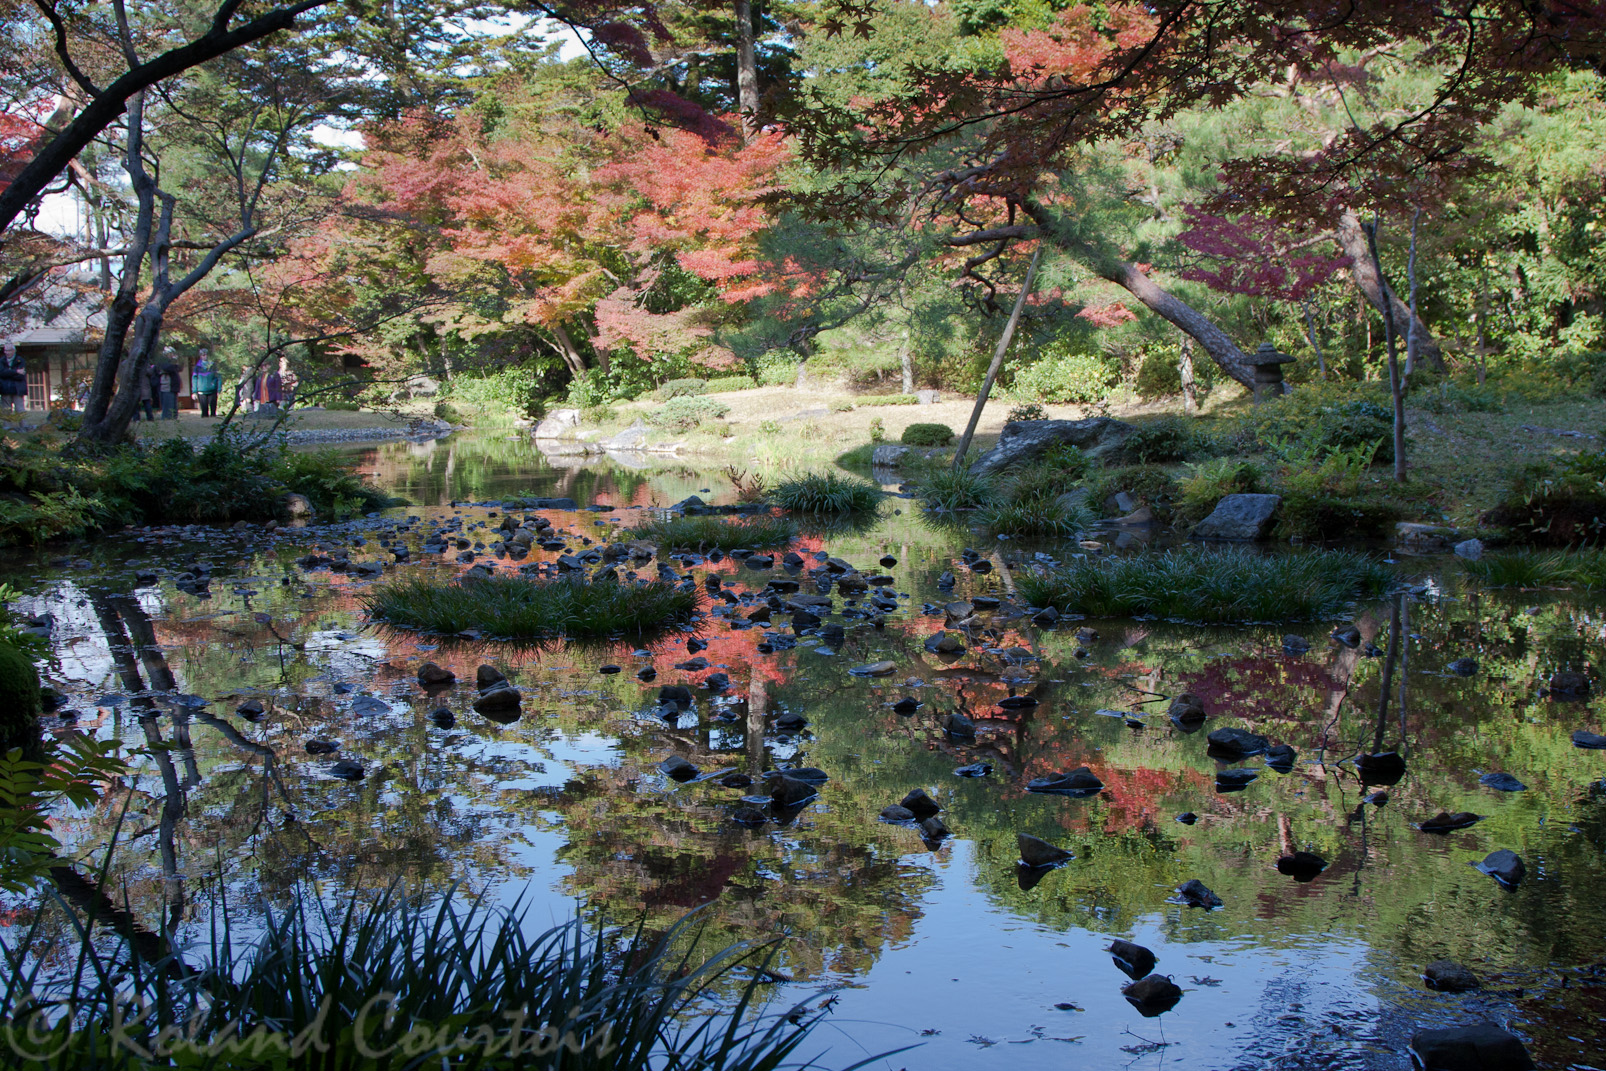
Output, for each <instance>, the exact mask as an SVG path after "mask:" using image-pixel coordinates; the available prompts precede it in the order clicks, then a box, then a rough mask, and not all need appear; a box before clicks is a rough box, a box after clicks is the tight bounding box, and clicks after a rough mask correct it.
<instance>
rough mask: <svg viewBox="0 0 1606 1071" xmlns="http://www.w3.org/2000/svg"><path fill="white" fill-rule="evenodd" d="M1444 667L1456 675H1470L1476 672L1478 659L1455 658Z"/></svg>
mask: <svg viewBox="0 0 1606 1071" xmlns="http://www.w3.org/2000/svg"><path fill="white" fill-rule="evenodd" d="M1444 669H1445V672H1447V673H1453V674H1455V675H1456V676H1457V677H1470V676H1472V675H1473V674H1474V673H1477V672H1478V660H1477V659H1476V658H1457V659H1456V660H1455V661H1454V662H1451V663H1450V664H1449V665H1448V666H1445V667H1444Z"/></svg>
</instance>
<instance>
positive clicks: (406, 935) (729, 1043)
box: [0, 890, 819, 1071]
mask: <svg viewBox="0 0 1606 1071" xmlns="http://www.w3.org/2000/svg"><path fill="white" fill-rule="evenodd" d="M527 914H528V912H527V911H526V910H524V909H522V908H515V909H513V910H498V909H494V908H491V907H487V906H486V905H485V904H484V902H483V901H481V900H478V899H476V900H473V901H471V902H469V903H468V904H466V905H464V904H461V903H460V902H459V899H458V898H456V897H453V896H450V895H448V896H447V897H445V898H443V899H442V900H441V901H440V902H439V903H438V904H436V905H433V906H427V905H425V904H423V903H420V902H418V901H415V900H403V899H402V898H401V897H399V896H397V895H395V894H394V893H390V894H382V895H380V896H378V897H368V896H366V895H364V894H361V893H358V894H354V895H352V896H351V897H350V898H349V900H347V902H346V903H345V906H344V907H343V908H340V907H328V906H325V905H324V904H322V903H321V902H320V901H319V899H318V898H317V896H316V895H315V894H314V893H312V892H310V891H305V890H297V894H296V896H295V898H294V899H293V900H292V902H291V904H290V906H289V908H288V910H287V911H286V912H285V913H284V914H282V915H280V916H278V917H274V916H273V915H270V916H269V917H268V919H267V923H266V925H265V927H264V928H263V932H262V933H261V935H260V936H258V937H255V938H246V937H245V936H244V935H241V934H238V933H236V932H234V929H233V927H232V925H231V912H230V911H229V910H228V909H227V908H226V907H225V910H224V911H223V912H222V921H221V923H219V924H217V925H215V926H214V929H213V934H212V939H211V941H210V942H209V947H203V948H202V950H201V951H200V953H199V954H196V958H197V959H198V960H199V962H197V963H190V962H188V961H187V960H186V959H185V958H184V955H183V954H181V953H179V952H176V951H173V950H172V949H171V948H170V946H169V945H168V943H167V941H166V940H165V938H156V937H154V935H150V934H148V933H145V934H143V935H140V934H125V933H124V932H123V930H124V928H122V927H118V928H117V932H116V933H115V934H107V935H106V936H105V937H104V938H101V937H97V938H96V939H95V940H94V941H91V940H90V939H89V934H90V933H91V932H92V928H94V927H95V925H96V920H95V918H94V916H93V913H91V915H90V917H89V918H87V919H85V918H83V917H81V916H80V915H78V914H77V913H76V912H74V911H72V910H71V909H70V908H69V907H67V905H66V904H65V903H64V902H63V901H61V900H60V899H57V900H54V901H53V902H51V903H50V904H48V905H47V907H46V908H44V909H41V910H40V911H38V912H37V913H36V915H35V921H34V922H33V924H32V925H31V926H30V927H28V929H27V930H26V931H25V932H23V933H19V934H17V935H16V936H17V938H18V939H19V940H18V944H17V947H15V948H13V947H10V946H9V945H6V946H0V947H3V950H4V952H5V954H6V957H7V960H8V961H9V963H10V965H11V966H12V968H13V969H12V970H11V971H10V977H9V978H8V979H7V980H6V981H5V982H3V983H0V993H3V995H4V1005H3V1006H0V1017H4V1018H5V1019H6V1020H8V1021H9V1022H11V1023H14V1024H21V1023H24V1022H26V1023H28V1024H30V1030H29V1032H28V1033H26V1034H25V1033H24V1032H23V1031H21V1030H18V1031H15V1037H14V1038H13V1039H12V1043H13V1044H14V1045H18V1046H25V1047H26V1048H22V1049H19V1053H26V1055H25V1056H24V1057H23V1059H22V1066H26V1067H34V1068H38V1069H39V1071H77V1069H80V1068H86V1067H105V1068H112V1067H115V1068H126V1069H129V1071H135V1069H139V1068H145V1067H154V1066H158V1064H157V1063H152V1062H148V1061H146V1060H143V1059H141V1058H139V1057H137V1056H135V1055H133V1054H131V1053H130V1052H129V1048H131V1047H132V1046H134V1045H137V1046H138V1051H143V1052H151V1051H153V1050H154V1051H156V1052H163V1051H164V1048H165V1047H167V1046H171V1047H172V1049H174V1050H176V1062H175V1063H173V1064H172V1065H171V1066H185V1067H197V1068H199V1067H207V1068H212V1069H215V1071H245V1069H247V1068H253V1069H254V1068H262V1067H274V1068H280V1069H282V1071H314V1069H319V1071H333V1069H337V1068H338V1069H351V1071H356V1069H359V1068H378V1067H396V1068H402V1067H446V1066H451V1067H464V1068H468V1067H473V1068H477V1069H480V1071H502V1069H513V1068H520V1069H532V1071H535V1069H544V1068H560V1067H561V1068H572V1069H576V1071H579V1069H587V1068H589V1069H593V1071H600V1069H603V1068H607V1069H613V1071H636V1069H646V1068H710V1069H716V1068H717V1069H721V1071H769V1069H773V1068H776V1067H788V1066H794V1065H795V1064H796V1058H795V1056H794V1050H795V1049H796V1048H797V1046H798V1045H799V1044H800V1043H802V1041H803V1039H804V1038H805V1037H806V1036H807V1035H808V1033H809V1031H810V1030H811V1029H812V1028H813V1027H814V1025H815V1023H816V1022H817V1020H818V1018H819V1013H818V1012H810V1011H808V1010H807V1009H805V1008H803V1007H802V1006H798V1007H795V1008H789V1009H786V1010H785V1011H784V1012H781V1013H779V1014H775V1013H757V1014H755V1011H756V1009H758V1008H759V1007H760V1006H761V1005H762V1003H763V999H762V997H761V996H760V993H761V989H760V987H761V986H762V985H764V984H765V981H766V978H765V975H764V971H765V970H766V969H767V966H768V964H769V962H770V961H771V960H772V959H773V956H774V953H775V949H776V945H774V944H773V943H771V944H768V945H759V946H756V947H754V946H741V945H738V946H735V947H733V948H730V949H727V950H724V951H719V952H713V953H709V952H704V951H703V950H701V949H699V948H698V947H697V943H696V935H695V934H690V933H688V927H687V926H686V925H685V923H682V924H680V925H677V926H675V927H673V928H672V929H671V930H670V931H669V933H667V934H665V935H663V936H662V937H661V938H659V939H656V940H654V939H653V938H651V937H649V936H648V935H647V933H646V932H645V931H644V930H642V929H639V928H638V929H635V930H633V931H624V930H617V929H608V930H594V929H592V928H590V927H587V926H585V925H583V924H581V923H580V922H571V923H568V924H565V925H562V926H557V927H554V928H552V929H549V930H546V931H545V932H544V933H537V934H533V935H532V933H531V930H532V929H533V927H527V925H526V917H527ZM52 929H54V931H55V932H56V933H61V934H65V935H66V936H65V937H54V936H52ZM688 945H689V950H688V947H687V946H688ZM25 950H26V951H27V952H31V953H33V954H32V955H31V956H28V957H26V958H25ZM41 952H43V953H44V954H41ZM58 963H66V964H68V965H69V967H68V968H67V970H66V971H65V972H64V973H65V977H57V976H53V975H52V974H51V973H50V967H49V966H46V965H54V964H58ZM381 994H385V996H382V995H381ZM387 997H388V999H387ZM130 1008H137V1009H142V1011H141V1012H140V1014H137V1015H134V1014H131V1013H130V1011H129V1009H130ZM354 1023H360V1024H362V1027H361V1029H360V1033H359V1030H358V1029H354V1028H353V1027H352V1024H354ZM303 1032H315V1033H316V1042H317V1043H316V1044H308V1041H309V1040H310V1039H311V1036H312V1034H311V1033H309V1035H308V1038H307V1039H304V1040H303V1041H302V1043H301V1044H300V1045H299V1046H292V1044H291V1042H292V1039H294V1038H295V1037H296V1036H297V1035H300V1034H302V1033H303ZM565 1037H567V1038H569V1039H572V1040H571V1041H570V1042H569V1043H567V1044H560V1042H562V1041H563V1040H564V1039H565ZM231 1041H232V1044H231ZM456 1042H461V1043H462V1044H461V1047H457V1046H456V1045H455V1044H454V1043H456ZM379 1053H386V1054H390V1055H389V1057H388V1058H384V1057H381V1058H376V1056H375V1054H379ZM403 1053H405V1054H406V1056H407V1058H406V1059H403V1058H402V1055H403ZM159 1065H160V1066H164V1067H165V1066H170V1065H169V1062H168V1059H167V1058H166V1056H165V1055H164V1057H163V1058H162V1059H161V1060H160V1061H159Z"/></svg>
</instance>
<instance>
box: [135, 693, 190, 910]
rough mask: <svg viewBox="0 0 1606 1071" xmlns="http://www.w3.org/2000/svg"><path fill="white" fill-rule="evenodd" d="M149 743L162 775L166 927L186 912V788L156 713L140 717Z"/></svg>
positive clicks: (160, 840)
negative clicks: (182, 852)
mask: <svg viewBox="0 0 1606 1071" xmlns="http://www.w3.org/2000/svg"><path fill="white" fill-rule="evenodd" d="M139 725H140V728H141V729H143V730H144V731H145V743H146V744H148V745H150V750H151V758H152V759H153V760H154V761H155V763H156V768H157V770H158V771H160V772H161V775H162V817H161V819H160V820H159V821H158V823H157V827H156V844H157V850H158V852H159V853H160V854H161V857H162V885H163V889H164V893H163V897H164V899H166V901H167V928H168V930H170V931H171V930H172V929H174V928H175V927H177V926H178V924H179V922H180V921H181V920H182V918H183V915H184V879H183V878H181V877H180V876H179V872H178V843H177V840H178V820H179V819H180V818H182V817H183V816H184V790H183V789H182V788H181V787H179V783H178V772H177V771H176V770H174V769H173V755H172V753H171V751H170V750H169V749H168V747H167V745H166V741H164V740H163V739H162V731H161V730H160V729H159V728H157V726H156V719H155V718H154V717H148V716H147V717H143V718H140V719H139Z"/></svg>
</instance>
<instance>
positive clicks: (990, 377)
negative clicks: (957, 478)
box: [954, 243, 1043, 472]
mask: <svg viewBox="0 0 1606 1071" xmlns="http://www.w3.org/2000/svg"><path fill="white" fill-rule="evenodd" d="M1042 255H1043V246H1042V244H1041V243H1039V244H1038V246H1037V249H1036V251H1035V252H1033V253H1032V263H1031V265H1030V266H1029V267H1027V269H1026V281H1025V282H1023V283H1021V287H1020V296H1019V297H1017V298H1016V299H1015V309H1014V311H1013V312H1011V313H1010V314H1009V323H1007V324H1005V325H1004V334H1003V336H1002V337H1000V338H999V340H998V348H997V349H996V350H994V351H993V363H992V364H990V365H988V366H987V378H986V379H984V380H982V383H981V392H980V393H979V394H977V395H976V407H975V408H974V409H972V410H971V411H970V423H968V424H966V425H965V434H964V435H962V436H960V439H959V445H958V446H957V447H955V448H954V471H955V472H958V471H959V467H960V466H961V465H963V464H964V463H965V455H966V454H967V453H969V452H970V440H971V439H972V438H974V437H975V434H976V425H977V424H979V423H981V411H982V408H983V407H984V406H986V404H987V396H988V395H989V394H991V393H992V391H993V381H994V380H995V379H997V378H998V370H999V369H1000V368H1002V367H1003V366H1004V354H1005V353H1006V352H1008V350H1009V344H1010V342H1011V341H1013V340H1014V338H1015V327H1016V325H1017V324H1019V323H1020V312H1021V310H1022V309H1023V308H1025V307H1026V295H1028V294H1030V293H1031V292H1032V279H1033V278H1034V277H1035V276H1036V275H1037V261H1038V259H1039V258H1040V257H1041V256H1042Z"/></svg>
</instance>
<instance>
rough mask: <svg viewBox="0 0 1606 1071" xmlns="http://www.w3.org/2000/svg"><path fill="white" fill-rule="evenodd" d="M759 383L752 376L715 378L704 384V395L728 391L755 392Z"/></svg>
mask: <svg viewBox="0 0 1606 1071" xmlns="http://www.w3.org/2000/svg"><path fill="white" fill-rule="evenodd" d="M757 387H758V383H757V381H755V380H754V379H753V377H752V376H715V377H714V378H713V379H710V380H709V381H708V382H707V383H705V384H703V393H705V394H717V393H719V392H720V391H727V390H755V389H757Z"/></svg>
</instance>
